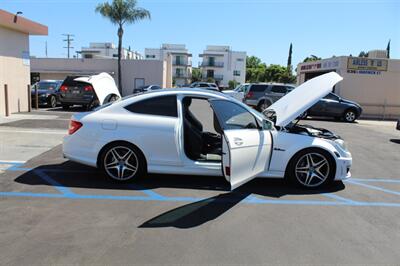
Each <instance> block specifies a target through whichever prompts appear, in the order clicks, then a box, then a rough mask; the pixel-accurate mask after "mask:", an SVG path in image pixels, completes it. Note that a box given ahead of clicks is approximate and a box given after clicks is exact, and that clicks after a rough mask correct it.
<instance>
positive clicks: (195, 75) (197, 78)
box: [192, 67, 202, 82]
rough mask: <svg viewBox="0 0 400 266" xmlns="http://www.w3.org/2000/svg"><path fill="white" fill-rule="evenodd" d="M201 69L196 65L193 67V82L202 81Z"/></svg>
mask: <svg viewBox="0 0 400 266" xmlns="http://www.w3.org/2000/svg"><path fill="white" fill-rule="evenodd" d="M201 76H202V75H201V70H200V69H199V68H196V67H194V68H193V69H192V82H196V81H201Z"/></svg>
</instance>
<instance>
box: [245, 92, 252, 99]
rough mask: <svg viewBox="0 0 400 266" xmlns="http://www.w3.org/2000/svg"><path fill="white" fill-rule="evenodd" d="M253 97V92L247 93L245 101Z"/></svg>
mask: <svg viewBox="0 0 400 266" xmlns="http://www.w3.org/2000/svg"><path fill="white" fill-rule="evenodd" d="M253 95H254V94H253V92H252V91H249V92H248V93H247V94H246V99H248V98H251V97H253Z"/></svg>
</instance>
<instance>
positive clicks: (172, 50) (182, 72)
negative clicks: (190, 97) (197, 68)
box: [144, 44, 192, 86]
mask: <svg viewBox="0 0 400 266" xmlns="http://www.w3.org/2000/svg"><path fill="white" fill-rule="evenodd" d="M144 54H145V58H146V59H147V60H168V61H170V62H171V64H172V79H173V81H174V82H173V83H175V84H174V85H175V86H182V85H187V84H190V82H191V78H192V54H190V53H189V51H188V50H187V49H186V46H185V45H184V44H162V46H161V48H146V49H145V52H144Z"/></svg>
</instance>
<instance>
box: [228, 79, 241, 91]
mask: <svg viewBox="0 0 400 266" xmlns="http://www.w3.org/2000/svg"><path fill="white" fill-rule="evenodd" d="M238 84H239V82H237V81H236V80H230V81H229V82H228V86H229V89H234V88H236V86H237V85H238Z"/></svg>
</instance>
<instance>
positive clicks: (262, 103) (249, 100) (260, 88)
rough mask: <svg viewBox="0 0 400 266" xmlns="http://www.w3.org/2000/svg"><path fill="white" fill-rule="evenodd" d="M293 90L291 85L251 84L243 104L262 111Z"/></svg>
mask: <svg viewBox="0 0 400 266" xmlns="http://www.w3.org/2000/svg"><path fill="white" fill-rule="evenodd" d="M294 88H295V86H294V85H291V84H282V83H255V84H251V85H250V87H249V88H248V92H247V94H246V97H245V101H244V102H245V103H246V104H247V105H249V106H252V107H255V108H256V109H257V110H259V111H262V110H265V109H266V108H268V107H269V106H270V105H272V104H273V103H274V102H276V101H277V100H279V99H280V98H282V97H283V96H285V95H286V94H287V93H289V92H291V91H292V90H293V89H294Z"/></svg>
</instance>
